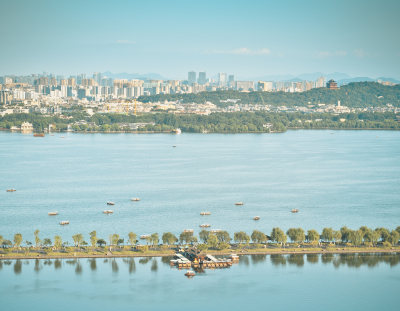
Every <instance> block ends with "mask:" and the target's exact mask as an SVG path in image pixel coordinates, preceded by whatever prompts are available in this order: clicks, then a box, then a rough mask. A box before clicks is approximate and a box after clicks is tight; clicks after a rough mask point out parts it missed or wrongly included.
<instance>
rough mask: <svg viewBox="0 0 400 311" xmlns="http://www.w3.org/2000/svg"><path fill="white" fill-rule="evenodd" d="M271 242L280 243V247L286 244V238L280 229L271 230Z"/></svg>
mask: <svg viewBox="0 0 400 311" xmlns="http://www.w3.org/2000/svg"><path fill="white" fill-rule="evenodd" d="M271 240H272V241H275V242H276V243H280V244H281V246H282V245H283V244H285V243H286V241H287V236H286V234H285V232H283V231H282V229H280V228H273V229H272V232H271Z"/></svg>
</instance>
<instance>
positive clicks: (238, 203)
mask: <svg viewBox="0 0 400 311" xmlns="http://www.w3.org/2000/svg"><path fill="white" fill-rule="evenodd" d="M235 205H238V206H239V205H244V203H243V202H242V201H240V202H236V203H235Z"/></svg>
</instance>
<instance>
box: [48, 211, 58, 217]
mask: <svg viewBox="0 0 400 311" xmlns="http://www.w3.org/2000/svg"><path fill="white" fill-rule="evenodd" d="M47 214H48V215H49V216H56V215H58V212H48V213H47Z"/></svg>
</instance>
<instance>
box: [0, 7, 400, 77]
mask: <svg viewBox="0 0 400 311" xmlns="http://www.w3.org/2000/svg"><path fill="white" fill-rule="evenodd" d="M399 11H400V2H398V1H393V0H387V1H379V2H377V1H351V2H349V1H343V0H338V1H330V2H325V1H302V2H299V1H280V2H279V3H278V2H275V1H251V2H232V1H209V0H205V1H201V2H192V1H190V2H188V1H168V2H166V1H112V2H110V1H84V2H82V1H63V2H62V1H57V2H54V1H34V2H33V1H21V0H17V1H8V2H7V9H5V10H1V11H0V29H1V30H0V31H1V36H2V48H1V49H0V59H1V61H0V75H11V74H16V75H23V74H31V73H42V72H43V71H46V72H52V73H54V74H61V75H76V74H78V73H92V72H98V71H100V72H106V71H111V72H114V73H115V72H128V73H140V74H146V73H157V74H159V75H161V76H163V77H165V78H167V79H185V78H186V77H187V72H188V71H190V70H194V71H196V72H199V71H206V72H207V73H208V75H209V76H213V75H215V74H216V73H218V72H231V73H234V74H235V76H236V77H237V78H238V79H254V80H257V79H262V78H263V77H266V76H268V77H275V79H276V80H278V79H279V77H282V78H287V77H295V76H297V75H301V74H304V73H314V72H319V73H323V74H328V73H332V72H342V73H346V74H348V75H349V76H352V77H356V76H366V77H371V78H377V77H392V78H396V79H399V78H400V74H399V72H400V62H399V58H400V41H399V40H398V39H397V36H398V34H397V32H398V29H399V28H400V21H399V19H398V13H399Z"/></svg>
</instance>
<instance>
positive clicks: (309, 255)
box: [307, 254, 319, 263]
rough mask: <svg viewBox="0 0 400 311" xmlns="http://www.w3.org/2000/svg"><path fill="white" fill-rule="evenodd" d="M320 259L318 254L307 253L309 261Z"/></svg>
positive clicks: (314, 261)
mask: <svg viewBox="0 0 400 311" xmlns="http://www.w3.org/2000/svg"><path fill="white" fill-rule="evenodd" d="M318 260H319V255H318V254H307V262H308V263H318Z"/></svg>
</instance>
